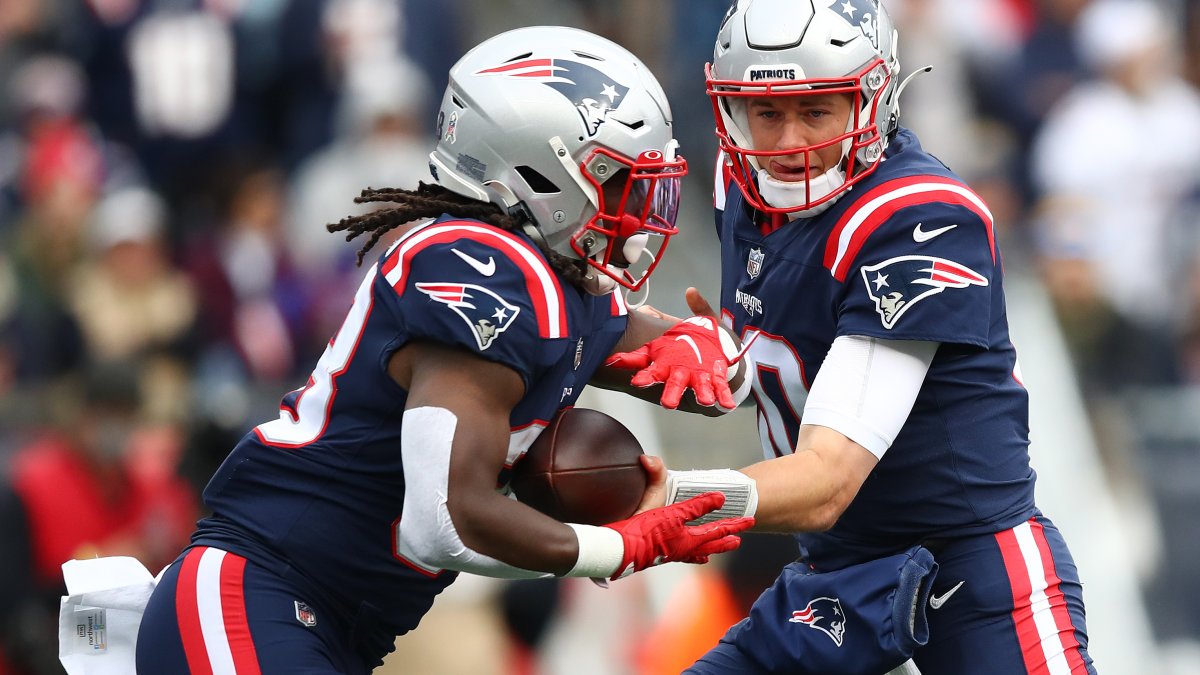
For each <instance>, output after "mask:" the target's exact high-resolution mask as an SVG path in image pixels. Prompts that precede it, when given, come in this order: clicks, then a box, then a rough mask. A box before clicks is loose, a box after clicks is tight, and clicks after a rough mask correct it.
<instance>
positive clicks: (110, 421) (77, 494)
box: [0, 362, 197, 675]
mask: <svg viewBox="0 0 1200 675" xmlns="http://www.w3.org/2000/svg"><path fill="white" fill-rule="evenodd" d="M142 375H143V373H141V372H140V369H139V368H138V366H137V364H136V363H134V362H120V363H117V362H113V363H109V364H106V365H103V366H99V365H97V366H92V367H90V368H89V369H88V371H87V373H86V375H85V376H84V377H83V378H82V382H80V381H77V380H75V379H68V380H66V381H64V382H61V383H60V384H61V387H60V388H59V389H58V390H57V396H56V397H55V398H53V399H51V400H50V401H49V403H50V404H51V405H53V406H54V407H55V410H54V411H53V418H54V420H55V423H54V424H53V425H52V428H51V429H49V430H46V431H43V432H42V433H41V434H39V435H38V436H37V437H35V439H34V440H33V441H32V442H30V443H29V444H28V445H26V446H25V447H23V448H21V449H20V450H19V451H18V452H17V453H16V455H15V456H14V457H13V458H12V461H11V463H10V464H8V465H7V470H6V471H4V472H3V473H0V531H2V532H4V545H3V546H0V606H3V607H4V609H5V611H4V612H3V614H2V615H0V673H5V674H6V675H8V674H9V673H15V674H17V675H41V674H43V673H61V672H62V667H61V665H59V663H58V652H57V644H56V641H55V640H52V639H47V638H48V636H53V635H55V634H56V632H57V628H56V627H57V624H58V614H57V607H58V597H59V596H60V595H63V594H64V592H65V590H66V589H65V588H64V587H63V581H62V573H61V570H60V565H61V564H62V563H63V562H65V561H67V560H69V559H71V558H85V557H92V556H95V555H132V556H136V557H137V558H138V559H139V560H141V561H142V562H143V563H145V564H146V565H147V566H148V567H150V568H151V569H154V570H157V569H159V568H161V567H163V566H165V565H166V564H167V563H169V562H170V560H171V557H172V556H173V554H174V551H175V549H177V548H178V547H179V546H181V545H183V544H184V543H186V541H187V537H188V534H189V533H190V532H191V528H192V523H193V522H194V520H195V518H196V515H197V507H196V504H197V500H196V495H195V493H194V491H192V490H191V489H190V488H188V487H187V486H186V484H185V483H183V482H182V481H181V480H180V479H179V478H178V477H177V476H176V475H175V465H176V464H177V463H178V461H179V452H180V447H181V446H180V442H179V434H178V432H177V430H176V429H175V428H174V427H173V426H172V425H170V424H163V423H161V422H155V421H152V420H150V419H148V418H146V417H144V416H143V413H144V412H145V411H146V408H144V407H143V403H144V399H143V395H142V393H141V391H140V389H139V387H140V382H139V381H140V380H141V378H142ZM6 658H7V662H6V661H5V659H6Z"/></svg>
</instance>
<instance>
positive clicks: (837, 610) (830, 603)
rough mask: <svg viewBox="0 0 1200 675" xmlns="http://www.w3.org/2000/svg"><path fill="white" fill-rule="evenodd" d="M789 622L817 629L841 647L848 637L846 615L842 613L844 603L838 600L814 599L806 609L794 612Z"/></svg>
mask: <svg viewBox="0 0 1200 675" xmlns="http://www.w3.org/2000/svg"><path fill="white" fill-rule="evenodd" d="M788 621H789V622H791V623H802V624H804V625H805V626H808V627H809V628H816V629H817V630H819V631H821V632H822V633H825V634H826V635H828V636H829V638H830V639H831V640H833V643H834V644H836V645H837V646H839V647H841V646H842V640H843V639H844V638H845V637H846V614H845V612H843V611H842V601H841V600H839V599H837V598H813V599H812V600H811V601H809V603H808V605H807V606H806V607H805V608H804V609H798V610H796V611H794V612H792V618H790V619H788Z"/></svg>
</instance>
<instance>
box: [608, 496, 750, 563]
mask: <svg viewBox="0 0 1200 675" xmlns="http://www.w3.org/2000/svg"><path fill="white" fill-rule="evenodd" d="M724 503H725V495H723V494H721V493H720V492H706V493H704V494H702V495H699V496H697V497H693V498H691V499H688V500H686V501H682V502H679V503H678V504H672V505H670V506H664V507H661V508H657V509H650V510H649V511H643V512H642V513H639V514H637V515H635V516H631V517H629V518H626V519H625V520H622V521H620V522H616V523H611V524H609V525H605V527H607V528H610V529H613V530H616V531H617V533H618V534H620V535H621V539H622V540H623V541H624V543H625V556H624V557H623V558H622V559H621V564H620V565H619V566H618V567H617V572H616V574H614V575H613V576H612V578H613V580H614V581H615V580H616V579H620V578H621V577H624V576H628V575H630V574H633V573H634V572H640V571H642V570H644V569H646V568H647V567H653V566H655V565H659V564H661V563H664V562H686V563H697V564H703V563H706V562H708V557H709V556H710V555H713V554H714V553H725V552H726V551H732V550H734V549H735V548H737V547H738V546H740V545H741V543H742V539H741V537H738V536H736V533H738V532H741V531H742V530H747V529H749V528H751V527H753V526H754V519H753V518H726V519H724V520H717V521H713V522H711V523H708V524H705V525H688V524H687V523H688V521H690V520H695V519H696V518H699V517H700V516H702V515H704V514H706V513H708V512H710V511H714V510H716V509H719V508H721V505H722V504H724Z"/></svg>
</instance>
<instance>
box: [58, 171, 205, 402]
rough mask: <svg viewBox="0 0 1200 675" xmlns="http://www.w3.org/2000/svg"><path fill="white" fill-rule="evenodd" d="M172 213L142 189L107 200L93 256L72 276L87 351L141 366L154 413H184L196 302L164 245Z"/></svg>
mask: <svg viewBox="0 0 1200 675" xmlns="http://www.w3.org/2000/svg"><path fill="white" fill-rule="evenodd" d="M166 224H167V211H166V207H165V205H164V204H163V202H162V200H161V199H160V198H159V197H158V196H157V195H156V194H154V193H153V192H151V191H150V190H147V189H145V188H141V187H130V188H122V189H119V190H117V191H115V192H113V193H112V194H110V195H108V196H106V197H105V198H104V199H103V201H102V202H101V203H100V204H99V206H98V207H97V208H96V211H95V213H94V215H93V216H92V219H91V223H90V230H89V244H90V249H91V255H90V257H89V258H88V259H87V260H86V261H84V262H83V263H82V264H81V265H80V267H79V268H78V269H77V270H75V271H73V273H72V274H71V275H70V282H71V283H70V290H69V292H68V300H69V306H70V311H71V315H72V317H73V318H74V320H75V322H76V323H77V324H78V325H79V327H80V330H81V333H82V337H83V345H84V348H85V349H86V350H87V353H88V354H89V356H90V358H91V359H92V360H95V361H97V362H99V363H109V362H121V361H127V360H135V359H136V360H140V361H141V362H142V363H143V364H144V366H145V368H146V370H147V373H146V377H147V380H148V383H147V385H146V386H147V387H149V388H150V389H151V391H150V397H149V400H150V401H151V402H152V403H153V404H154V405H156V406H163V407H162V408H161V409H159V410H156V411H155V412H156V413H158V414H161V415H163V416H165V417H171V418H176V419H177V418H179V417H181V416H183V415H185V414H186V411H187V404H186V400H185V394H184V392H185V391H186V382H187V371H186V357H187V352H188V349H189V347H188V345H189V342H190V340H191V337H192V331H193V327H194V324H195V320H196V298H195V293H194V291H193V289H192V286H191V284H190V282H189V281H188V279H187V277H186V276H185V275H184V274H183V273H182V272H180V271H179V270H177V269H175V268H174V267H173V265H172V263H171V260H170V258H169V256H168V253H167V249H166V243H165V241H164V240H163V235H164V231H165V228H166Z"/></svg>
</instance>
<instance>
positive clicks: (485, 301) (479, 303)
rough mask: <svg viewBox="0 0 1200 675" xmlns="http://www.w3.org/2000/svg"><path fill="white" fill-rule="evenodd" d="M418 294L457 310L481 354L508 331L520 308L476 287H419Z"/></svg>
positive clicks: (460, 285)
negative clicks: (420, 293)
mask: <svg viewBox="0 0 1200 675" xmlns="http://www.w3.org/2000/svg"><path fill="white" fill-rule="evenodd" d="M417 290H418V291H421V292H422V293H424V294H425V295H428V296H429V297H430V298H433V299H434V300H436V301H438V302H440V303H442V304H444V305H446V306H447V307H449V308H450V309H452V310H454V313H455V314H457V315H459V316H460V317H462V320H463V321H466V322H467V325H468V326H470V327H471V332H472V333H473V334H474V335H475V342H476V344H478V345H479V349H480V351H483V350H485V349H487V348H488V347H490V346H492V341H493V340H495V339H496V337H497V336H498V335H500V334H501V333H503V332H504V331H506V330H508V327H509V326H511V325H512V324H513V320H514V319H516V318H517V315H518V314H520V313H521V308H520V307H517V306H516V305H514V304H512V303H510V302H508V301H507V300H505V299H504V298H502V297H500V296H499V295H496V294H495V293H493V292H492V291H490V290H488V289H486V288H484V287H483V286H476V285H475V284H451V283H432V284H425V283H419V284H417Z"/></svg>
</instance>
